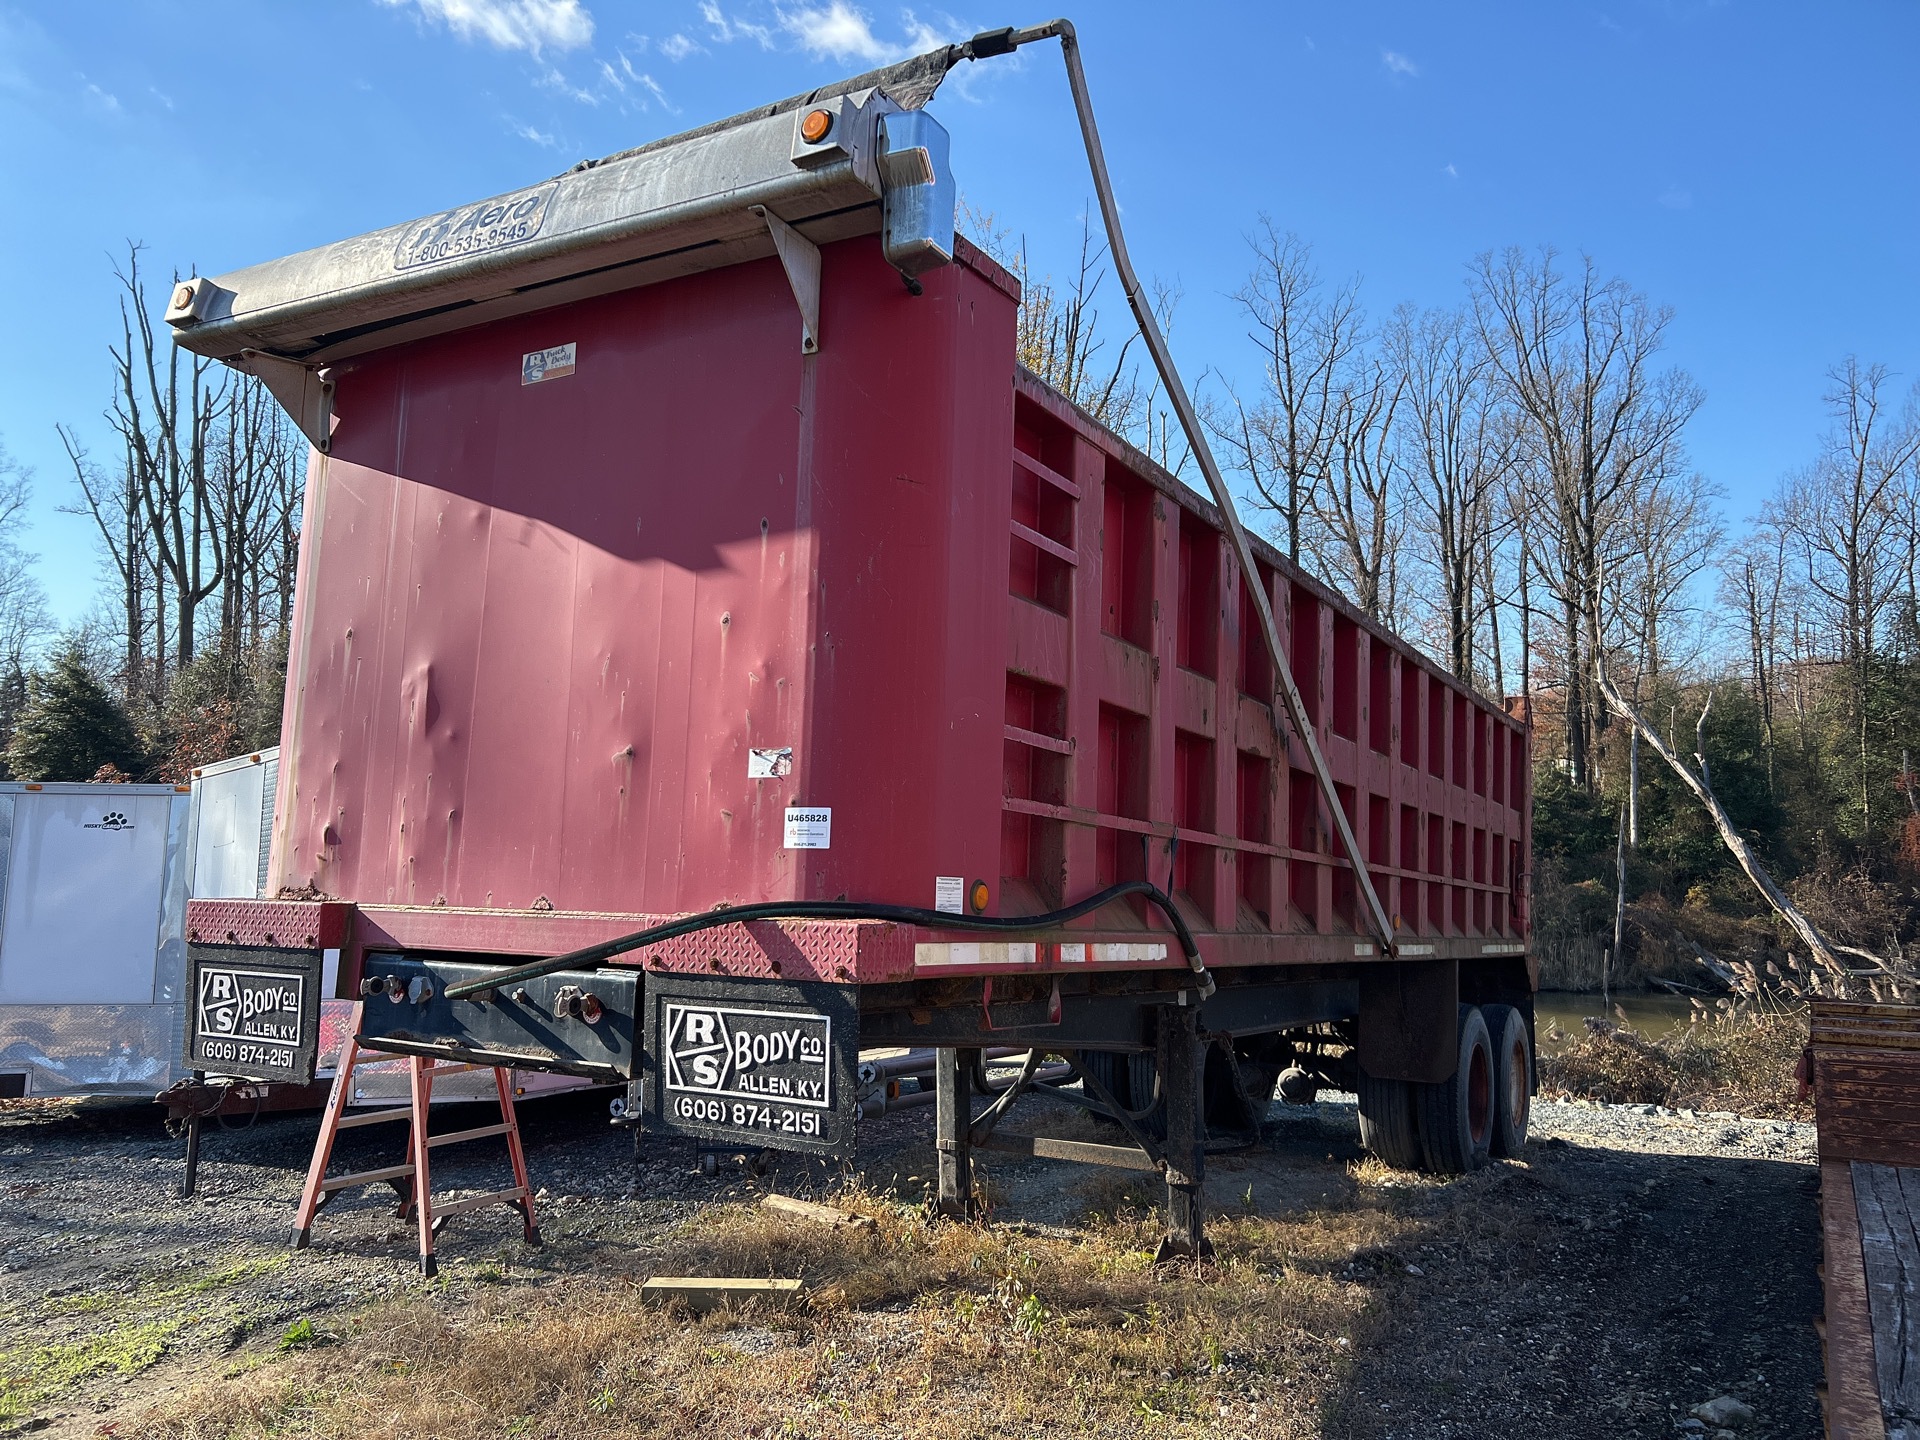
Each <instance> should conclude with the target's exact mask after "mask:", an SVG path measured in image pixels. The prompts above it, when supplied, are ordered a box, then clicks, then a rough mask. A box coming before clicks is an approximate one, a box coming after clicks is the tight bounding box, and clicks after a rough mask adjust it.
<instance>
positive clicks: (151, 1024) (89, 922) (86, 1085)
mask: <svg viewBox="0 0 1920 1440" xmlns="http://www.w3.org/2000/svg"><path fill="white" fill-rule="evenodd" d="M191 810H192V803H191V795H190V792H189V788H188V787H187V786H184V785H181V786H173V785H89V784H52V783H49V784H44V785H42V784H31V783H23V782H20V781H8V782H4V783H0V1095H12V1096H21V1095H102V1094H104V1095H153V1094H157V1093H159V1092H160V1091H161V1090H164V1089H165V1088H166V1087H167V1086H168V1085H170V1084H172V1083H173V1081H174V1080H175V1079H176V1078H177V1074H176V1072H177V1070H178V1067H179V1063H180V1055H181V1050H182V1044H183V1036H184V1026H185V1021H186V996H185V993H184V986H185V983H186V959H187V949H186V913H187V896H188V894H189V880H190V876H191V871H192V868H193V856H192V850H191V848H190V846H189V844H188V831H189V827H190V823H191Z"/></svg>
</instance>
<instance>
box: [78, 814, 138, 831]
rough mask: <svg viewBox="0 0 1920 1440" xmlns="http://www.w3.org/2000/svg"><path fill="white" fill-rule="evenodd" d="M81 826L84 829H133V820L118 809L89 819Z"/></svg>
mask: <svg viewBox="0 0 1920 1440" xmlns="http://www.w3.org/2000/svg"><path fill="white" fill-rule="evenodd" d="M81 828H82V829H84V830H131V829H133V821H131V820H129V819H128V818H127V817H126V816H125V815H123V814H121V813H120V811H118V810H109V811H107V813H106V814H104V815H102V816H101V817H100V818H99V819H98V820H89V821H88V822H87V823H86V824H85V825H83V826H82V827H81Z"/></svg>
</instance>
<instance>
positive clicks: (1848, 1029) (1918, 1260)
mask: <svg viewBox="0 0 1920 1440" xmlns="http://www.w3.org/2000/svg"><path fill="white" fill-rule="evenodd" d="M1811 1008H1812V1027H1811V1034H1810V1037H1809V1044H1808V1046H1807V1051H1806V1054H1805V1056H1804V1057H1803V1058H1802V1060H1801V1066H1800V1081H1801V1087H1802V1098H1803V1099H1805V1098H1807V1097H1808V1096H1809V1095H1810V1096H1811V1098H1812V1100H1813V1108H1814V1119H1815V1122H1816V1123H1817V1125H1818V1127H1819V1155H1820V1222H1821V1238H1822V1246H1823V1260H1824V1264H1823V1266H1822V1270H1821V1282H1822V1289H1823V1292H1824V1296H1825V1305H1824V1312H1825V1313H1824V1315H1823V1317H1822V1319H1821V1321H1820V1326H1819V1329H1820V1346H1821V1350H1822V1352H1823V1357H1824V1359H1825V1362H1826V1372H1827V1379H1826V1384H1825V1385H1824V1386H1823V1387H1822V1389H1821V1405H1822V1408H1823V1409H1824V1411H1825V1415H1826V1428H1827V1434H1828V1435H1829V1436H1830V1437H1832V1440H1887V1437H1889V1436H1902V1435H1907V1434H1911V1433H1914V1431H1915V1430H1916V1429H1917V1428H1920V1345H1916V1341H1915V1338H1914V1337H1915V1320H1916V1318H1917V1317H1916V1316H1915V1315H1914V1314H1913V1312H1911V1311H1910V1310H1909V1309H1908V1308H1907V1307H1908V1305H1909V1303H1910V1302H1911V1299H1912V1277H1913V1276H1914V1275H1915V1274H1916V1273H1920V1005H1893V1004H1881V1003H1876V1004H1864V1003H1860V1002H1855V1001H1845V1000H1822V999H1816V1000H1814V1001H1813V1002H1812V1004H1811Z"/></svg>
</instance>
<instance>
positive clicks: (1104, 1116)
mask: <svg viewBox="0 0 1920 1440" xmlns="http://www.w3.org/2000/svg"><path fill="white" fill-rule="evenodd" d="M1080 1068H1081V1069H1083V1070H1085V1071H1086V1072H1087V1074H1089V1075H1091V1076H1092V1077H1093V1078H1094V1079H1095V1080H1097V1081H1099V1082H1100V1083H1101V1084H1102V1085H1104V1086H1106V1087H1107V1093H1108V1094H1109V1095H1111V1096H1113V1098H1114V1099H1116V1100H1118V1101H1119V1102H1120V1103H1121V1104H1122V1105H1125V1104H1126V1103H1128V1102H1127V1095H1128V1092H1127V1057H1126V1054H1125V1053H1124V1052H1123V1051H1119V1050H1082V1051H1081V1052H1080ZM1093 1113H1094V1114H1095V1115H1096V1116H1097V1117H1098V1118H1099V1119H1100V1121H1101V1122H1102V1123H1103V1124H1107V1125H1118V1124H1119V1123H1120V1122H1119V1121H1118V1120H1116V1119H1114V1118H1113V1116H1111V1115H1109V1114H1108V1113H1107V1112H1106V1111H1105V1110H1104V1109H1101V1110H1096V1111H1094V1112H1093Z"/></svg>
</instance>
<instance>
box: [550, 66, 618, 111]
mask: <svg viewBox="0 0 1920 1440" xmlns="http://www.w3.org/2000/svg"><path fill="white" fill-rule="evenodd" d="M605 68H606V67H605V66H604V65H603V66H601V69H603V70H604V69H605ZM540 84H541V85H543V86H545V87H546V88H547V89H549V90H555V91H558V92H559V93H560V94H562V95H564V96H566V97H567V99H569V100H572V101H574V102H576V103H578V104H581V105H598V104H599V103H600V97H599V96H598V95H596V94H594V93H593V91H591V90H583V89H581V88H580V87H579V86H578V85H576V84H574V83H573V82H572V81H571V80H569V79H568V78H567V77H566V76H565V75H563V74H561V73H560V71H558V70H556V69H554V68H553V67H552V66H548V67H547V70H546V73H545V74H543V75H541V77H540Z"/></svg>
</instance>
